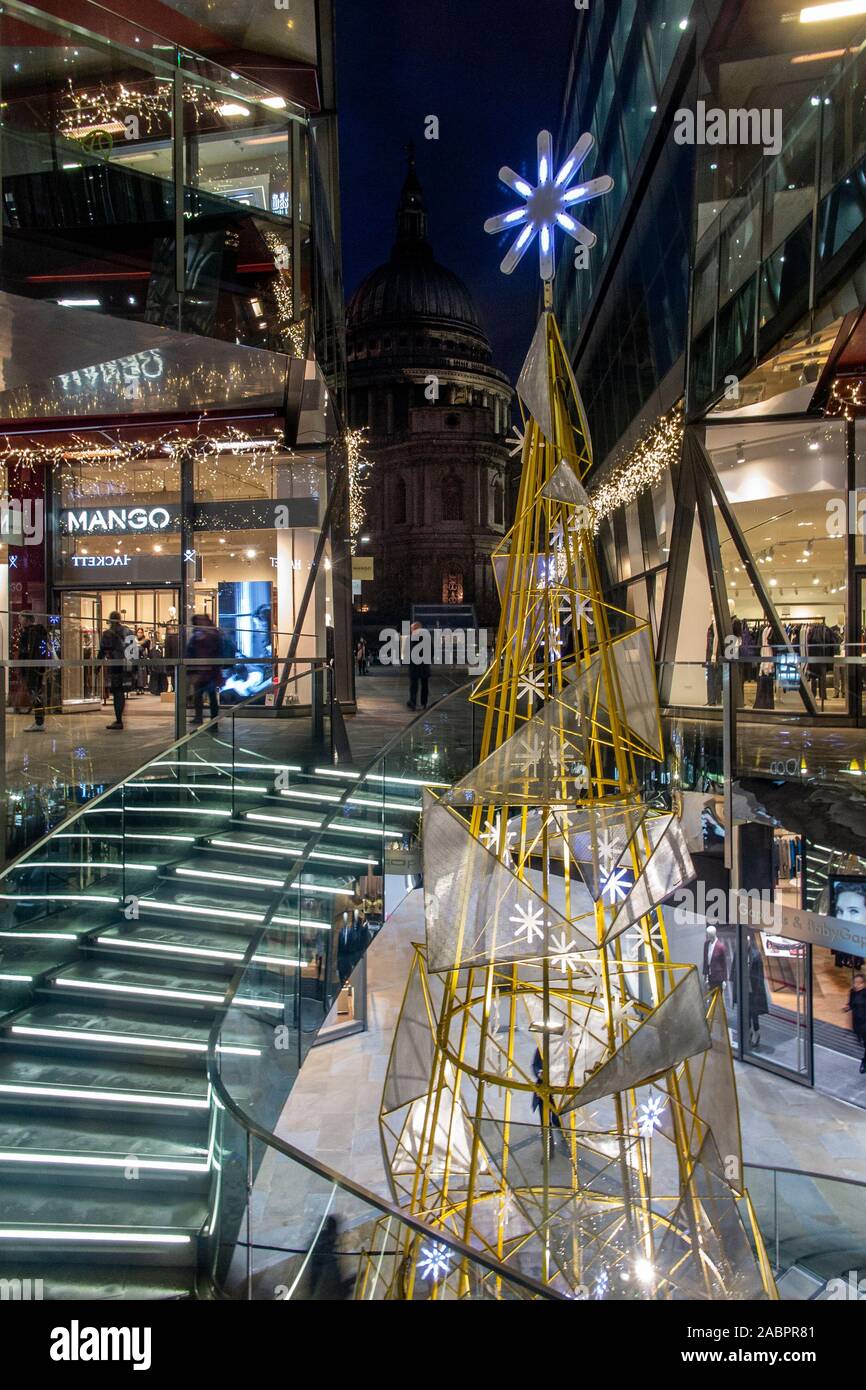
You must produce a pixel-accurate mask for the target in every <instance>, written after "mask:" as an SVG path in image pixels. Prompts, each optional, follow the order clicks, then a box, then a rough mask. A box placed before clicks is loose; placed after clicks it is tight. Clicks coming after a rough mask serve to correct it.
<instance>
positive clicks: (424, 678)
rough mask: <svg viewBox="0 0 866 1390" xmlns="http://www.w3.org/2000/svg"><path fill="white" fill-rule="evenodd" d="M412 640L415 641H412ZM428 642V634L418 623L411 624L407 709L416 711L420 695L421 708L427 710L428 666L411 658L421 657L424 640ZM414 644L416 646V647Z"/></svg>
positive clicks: (426, 663) (424, 662)
mask: <svg viewBox="0 0 866 1390" xmlns="http://www.w3.org/2000/svg"><path fill="white" fill-rule="evenodd" d="M413 638H414V639H415V641H413ZM425 639H427V640H428V641H429V634H428V633H427V632H426V630H425V629H424V628H423V627H422V625H421V624H420V623H413V624H412V626H411V628H410V629H409V652H408V658H409V699H408V700H407V701H406V708H407V709H417V708H418V699H419V694H420V699H421V708H422V709H426V708H427V699H428V693H429V687H430V665H429V663H428V662H426V661H420V660H418V661H416V660H413V657H417V656H423V655H424V654H425V653H424V640H425ZM416 642H417V643H418V645H417V646H416Z"/></svg>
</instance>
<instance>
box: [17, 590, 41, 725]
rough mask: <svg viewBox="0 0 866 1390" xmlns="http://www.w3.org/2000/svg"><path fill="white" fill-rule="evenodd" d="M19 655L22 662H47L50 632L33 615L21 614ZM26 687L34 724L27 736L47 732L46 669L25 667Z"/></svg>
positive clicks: (23, 673) (23, 672) (23, 670)
mask: <svg viewBox="0 0 866 1390" xmlns="http://www.w3.org/2000/svg"><path fill="white" fill-rule="evenodd" d="M18 655H19V657H20V659H21V660H22V661H47V659H48V630H47V628H46V627H45V625H44V624H43V623H37V622H36V619H35V618H34V616H33V614H32V613H22V614H21V632H20V634H19V637H18ZM21 674H22V675H23V677H24V686H25V688H26V690H27V694H28V696H29V698H30V713H31V714H32V715H33V723H32V724H28V725H27V727H26V729H25V730H24V732H25V734H42V733H44V732H45V695H44V690H45V668H44V667H43V666H25V667H23V669H22V673H21Z"/></svg>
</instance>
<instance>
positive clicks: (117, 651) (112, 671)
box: [97, 612, 138, 730]
mask: <svg viewBox="0 0 866 1390" xmlns="http://www.w3.org/2000/svg"><path fill="white" fill-rule="evenodd" d="M133 648H134V649H135V650H136V651H137V649H138V648H137V644H136V641H135V634H134V633H133V632H131V631H130V629H129V628H128V627H126V626H125V625H124V622H123V618H122V617H121V615H120V614H119V613H117V612H114V613H109V615H108V627H107V628H106V629H105V631H104V632H103V634H102V640H101V642H100V643H99V653H98V657H97V659H98V660H99V661H107V662H109V663H110V664H109V666H108V688H109V690H110V691H111V699H112V701H113V704H114V723H113V724H106V726H105V727H106V729H112V730H122V729H123V707H124V705H125V704H126V682H127V666H128V665H129V669H130V671H131V669H132V656H133Z"/></svg>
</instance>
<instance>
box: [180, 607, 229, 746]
mask: <svg viewBox="0 0 866 1390" xmlns="http://www.w3.org/2000/svg"><path fill="white" fill-rule="evenodd" d="M192 629H193V630H192V636H191V637H190V639H189V642H188V643H187V647H186V654H187V656H188V657H189V658H190V659H191V660H199V661H203V660H206V659H207V658H210V657H213V658H214V665H213V666H193V667H192V668H191V670H190V682H191V684H192V692H193V694H192V703H193V720H192V722H193V724H196V725H198V724H203V723H204V697H205V695H207V697H208V702H209V707H210V718H211V719H216V717H217V715H218V714H219V691H220V689H221V688H222V686H223V685H225V676H224V675H223V671H222V667H221V666H218V665H217V664H216V662H217V661H218V660H219V658H220V657H222V656H224V654H225V653H224V648H225V638H224V637H223V634H222V633H221V631H220V629H219V628H218V627H217V626H216V624H215V623H214V621H213V619H212V618H209V617H208V615H207V613H193V615H192Z"/></svg>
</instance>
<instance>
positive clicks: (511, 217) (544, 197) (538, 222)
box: [484, 130, 613, 281]
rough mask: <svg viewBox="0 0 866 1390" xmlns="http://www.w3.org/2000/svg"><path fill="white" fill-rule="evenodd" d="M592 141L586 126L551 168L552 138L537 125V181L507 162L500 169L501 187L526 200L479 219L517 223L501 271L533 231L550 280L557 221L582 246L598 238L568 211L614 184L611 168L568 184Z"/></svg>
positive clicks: (519, 255)
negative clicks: (560, 161) (562, 160)
mask: <svg viewBox="0 0 866 1390" xmlns="http://www.w3.org/2000/svg"><path fill="white" fill-rule="evenodd" d="M594 144H595V141H594V140H593V137H592V136H591V135H590V134H589V133H588V132H587V133H586V134H585V135H581V137H580V139H579V140H578V142H577V144H576V145H575V147H574V149H573V150H572V151H571V154H570V155H569V156H568V158H567V159H566V161H565V163H564V164H563V166H562V168H561V169H560V170H559V172H558V173H556V174H554V169H553V138H552V136H551V134H550V131H549V130H542V131H540V132H539V135H538V183H537V184H536V185H535V187H533V186H532V184H531V183H529V182H528V181H527V180H526V179H524V178H521V176H520V174H515V172H514V170H513V169H510V168H509V167H508V165H507V164H506V165H504V166H503V167H502V168H501V169H500V170H499V177H500V179H501V180H502V182H503V183H504V184H505V185H506V187H508V188H511V189H513V190H514V192H515V193H517V194H519V196H520V197H521V198H523V199H524V200H525V201H524V205H523V207H520V208H514V209H512V211H511V212H502V213H500V214H499V215H498V216H497V217H488V219H487V221H486V222H485V223H484V230H485V232H492V233H497V232H504V231H508V230H509V229H511V228H512V227H519V228H520V229H521V230H520V231H519V233H518V235H517V236H516V237H515V239H514V241H513V242H512V243H511V246H510V247H509V249H508V251H507V252H506V254H505V258H504V260H503V261H502V264H501V266H500V270H501V271H502V272H503V273H504V274H505V275H510V274H511V272H512V271H513V270H514V268H515V266H516V265H517V264H518V263H519V262H520V261H521V260H522V259H523V256H524V255H525V254H526V252H527V251H528V250H529V247H530V246H531V245H532V242H533V239H534V237H535V236H536V235H537V236H538V252H539V267H540V273H541V278H542V280H545V281H549V280H552V279H553V276H554V273H555V266H554V255H553V251H554V230H555V228H556V227H557V226H559V227H561V228H562V230H563V231H564V232H567V233H568V235H569V236H570V237H573V238H574V240H575V241H577V242H579V243H580V245H581V246H586V247H587V248H589V247H592V246H594V245H595V243H596V241H597V240H598V238H597V237H596V235H595V233H594V232H591V231H590V230H589V228H588V227H584V225H583V223H582V222H578V220H577V218H576V217H572V215H571V209H572V208H574V207H576V206H578V204H580V203H585V202H588V201H589V199H590V198H597V197H598V196H599V195H600V194H602V193H609V192H610V190H611V189H612V188H613V179H612V178H611V177H610V174H599V175H598V177H597V178H594V179H589V180H588V181H587V182H586V183H578V184H574V186H572V180H573V179H574V178H575V177H576V176H577V174H578V173H579V172H580V169H581V166H582V165H583V164H584V162H585V160H586V157H587V155H588V154H589V152H590V150H591V149H592V147H593V145H594Z"/></svg>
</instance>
